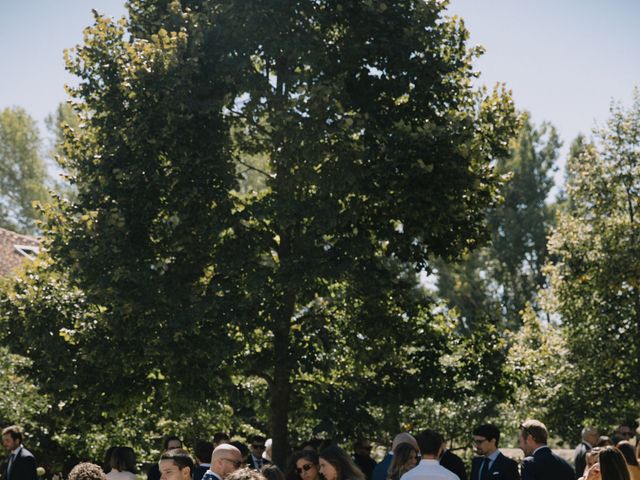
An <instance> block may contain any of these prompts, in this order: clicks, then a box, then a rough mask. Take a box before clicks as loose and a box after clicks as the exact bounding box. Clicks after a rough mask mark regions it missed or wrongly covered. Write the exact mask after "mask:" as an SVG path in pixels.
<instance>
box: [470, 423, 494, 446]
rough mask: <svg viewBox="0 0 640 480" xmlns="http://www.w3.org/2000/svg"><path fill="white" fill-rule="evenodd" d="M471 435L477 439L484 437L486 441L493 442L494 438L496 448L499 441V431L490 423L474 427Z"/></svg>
mask: <svg viewBox="0 0 640 480" xmlns="http://www.w3.org/2000/svg"><path fill="white" fill-rule="evenodd" d="M473 434H474V435H477V436H479V437H484V438H486V439H487V440H493V439H494V438H495V439H496V447H497V446H498V442H499V441H500V430H499V429H498V427H496V426H495V425H493V424H492V423H486V424H484V425H480V426H479V427H476V428H475V430H474V431H473Z"/></svg>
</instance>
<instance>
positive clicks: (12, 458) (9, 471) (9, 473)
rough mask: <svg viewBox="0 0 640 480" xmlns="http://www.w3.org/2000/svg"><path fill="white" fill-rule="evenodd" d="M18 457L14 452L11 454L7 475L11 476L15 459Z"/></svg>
mask: <svg viewBox="0 0 640 480" xmlns="http://www.w3.org/2000/svg"><path fill="white" fill-rule="evenodd" d="M15 458H16V454H15V453H12V454H11V455H10V456H9V463H8V464H7V477H8V478H10V477H11V468H12V467H13V460H14V459H15Z"/></svg>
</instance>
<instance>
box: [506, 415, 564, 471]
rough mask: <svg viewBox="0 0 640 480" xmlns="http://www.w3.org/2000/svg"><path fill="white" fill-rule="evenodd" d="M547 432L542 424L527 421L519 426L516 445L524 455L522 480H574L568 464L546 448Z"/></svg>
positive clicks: (535, 421) (536, 421)
mask: <svg viewBox="0 0 640 480" xmlns="http://www.w3.org/2000/svg"><path fill="white" fill-rule="evenodd" d="M548 437H549V432H548V431H547V427H546V426H545V425H544V423H542V422H540V421H538V420H527V421H525V422H523V423H522V424H521V425H520V432H519V433H518V444H519V445H520V448H521V449H522V451H523V452H524V454H525V455H526V457H525V458H524V460H522V470H521V472H520V473H521V477H522V480H575V473H574V471H573V468H572V467H571V465H569V463H568V462H567V461H566V460H564V459H563V458H561V457H559V456H558V455H556V454H555V453H553V452H552V451H551V449H550V448H549V447H548V446H547V438H548Z"/></svg>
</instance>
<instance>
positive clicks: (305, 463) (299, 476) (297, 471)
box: [286, 450, 320, 480]
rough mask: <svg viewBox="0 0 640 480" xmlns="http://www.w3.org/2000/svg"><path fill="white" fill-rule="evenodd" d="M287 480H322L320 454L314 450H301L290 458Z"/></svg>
mask: <svg viewBox="0 0 640 480" xmlns="http://www.w3.org/2000/svg"><path fill="white" fill-rule="evenodd" d="M286 478H287V480H320V470H318V454H317V453H316V452H315V451H313V450H300V451H298V452H295V453H294V454H293V455H291V458H289V466H288V467H287V474H286Z"/></svg>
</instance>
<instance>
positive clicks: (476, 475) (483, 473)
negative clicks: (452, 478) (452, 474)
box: [471, 424, 520, 480]
mask: <svg viewBox="0 0 640 480" xmlns="http://www.w3.org/2000/svg"><path fill="white" fill-rule="evenodd" d="M499 441H500V430H499V429H498V427H496V426H495V425H491V424H486V425H480V426H479V427H477V428H476V429H475V430H474V431H473V445H474V447H475V450H476V453H477V454H478V455H481V456H479V457H475V458H474V459H473V460H472V461H471V480H520V474H519V473H518V463H517V462H516V461H515V460H512V459H510V458H509V457H505V456H504V455H503V454H502V452H500V450H498V442H499Z"/></svg>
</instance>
